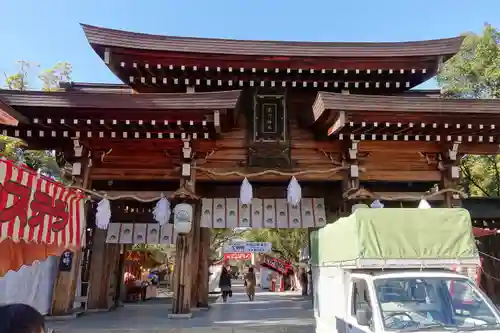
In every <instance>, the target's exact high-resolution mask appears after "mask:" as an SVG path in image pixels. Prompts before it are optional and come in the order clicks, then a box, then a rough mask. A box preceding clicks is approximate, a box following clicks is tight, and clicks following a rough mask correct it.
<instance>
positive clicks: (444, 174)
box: [440, 142, 462, 208]
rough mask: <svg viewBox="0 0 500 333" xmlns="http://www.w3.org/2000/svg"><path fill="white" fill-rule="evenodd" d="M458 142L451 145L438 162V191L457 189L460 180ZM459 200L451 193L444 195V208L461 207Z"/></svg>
mask: <svg viewBox="0 0 500 333" xmlns="http://www.w3.org/2000/svg"><path fill="white" fill-rule="evenodd" d="M459 144H460V143H459V142H455V143H453V144H452V145H451V146H450V147H448V148H449V149H448V150H447V151H446V152H444V153H443V154H441V155H442V161H441V162H440V170H441V184H440V189H445V188H453V189H458V185H459V178H460V156H459V154H458V147H459ZM461 206H462V202H461V198H460V197H459V196H458V195H457V194H456V193H452V192H446V193H444V207H448V208H452V207H461Z"/></svg>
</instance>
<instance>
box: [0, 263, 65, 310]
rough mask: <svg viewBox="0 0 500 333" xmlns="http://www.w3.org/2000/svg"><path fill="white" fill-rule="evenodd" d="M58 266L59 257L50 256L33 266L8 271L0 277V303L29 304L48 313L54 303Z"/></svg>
mask: <svg viewBox="0 0 500 333" xmlns="http://www.w3.org/2000/svg"><path fill="white" fill-rule="evenodd" d="M56 266H57V257H49V258H48V259H47V260H45V261H41V262H36V263H34V264H33V265H31V266H23V267H21V269H19V271H17V272H13V271H10V272H8V273H7V274H6V275H5V276H4V277H3V278H0V304H9V303H24V304H29V305H31V306H33V307H34V308H35V309H37V310H38V311H40V313H41V314H43V315H46V314H48V313H49V312H50V307H51V304H52V288H53V285H54V281H55V278H56V276H55V275H56Z"/></svg>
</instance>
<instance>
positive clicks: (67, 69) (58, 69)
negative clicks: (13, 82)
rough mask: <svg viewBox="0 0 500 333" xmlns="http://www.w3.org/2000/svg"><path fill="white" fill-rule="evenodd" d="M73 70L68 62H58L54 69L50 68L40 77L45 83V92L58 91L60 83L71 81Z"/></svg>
mask: <svg viewBox="0 0 500 333" xmlns="http://www.w3.org/2000/svg"><path fill="white" fill-rule="evenodd" d="M72 70H73V68H72V66H71V64H70V63H68V62H58V63H57V64H55V65H54V67H52V68H49V69H47V70H45V71H43V72H42V73H40V74H39V75H38V78H39V79H40V80H41V81H42V82H43V87H42V89H43V90H44V91H53V90H56V89H58V86H59V82H61V81H71V72H72Z"/></svg>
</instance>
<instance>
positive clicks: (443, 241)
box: [311, 208, 479, 268]
mask: <svg viewBox="0 0 500 333" xmlns="http://www.w3.org/2000/svg"><path fill="white" fill-rule="evenodd" d="M437 261H439V263H440V265H442V264H443V261H446V262H447V263H449V264H465V263H467V264H477V263H478V262H479V257H478V250H477V247H476V243H475V240H474V236H473V234H472V222H471V218H470V215H469V212H468V211H467V210H465V209H461V208H431V209H405V208H378V209H377V208H360V209H357V210H356V211H355V212H354V213H352V214H351V215H350V216H348V217H344V218H340V219H339V220H337V221H336V222H334V223H332V224H327V225H326V226H325V227H323V228H321V229H319V230H318V231H314V232H312V233H311V263H312V264H313V265H320V266H324V265H328V266H329V265H334V266H344V267H346V268H347V267H352V268H369V267H373V268H375V267H390V266H398V265H407V266H408V265H410V266H418V265H420V266H422V267H423V266H426V267H430V266H433V264H436V263H437ZM408 268H409V267H408Z"/></svg>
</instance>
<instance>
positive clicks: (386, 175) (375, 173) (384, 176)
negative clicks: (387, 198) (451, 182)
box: [360, 169, 441, 182]
mask: <svg viewBox="0 0 500 333" xmlns="http://www.w3.org/2000/svg"><path fill="white" fill-rule="evenodd" d="M360 180H362V181H387V182H403V181H404V182H413V181H421V182H426V181H428V182H431V181H435V182H439V181H440V180H441V172H440V171H439V170H435V171H402V170H376V169H368V170H366V171H364V172H361V174H360Z"/></svg>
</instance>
